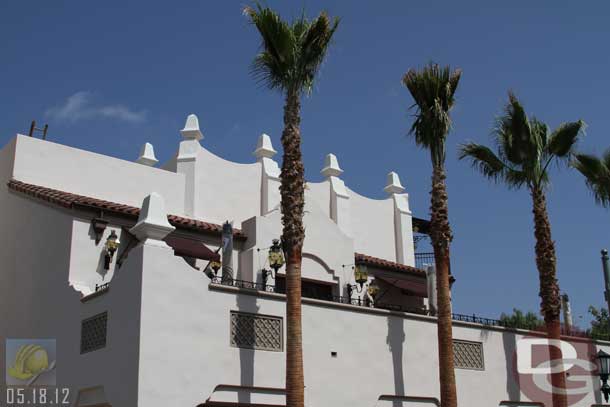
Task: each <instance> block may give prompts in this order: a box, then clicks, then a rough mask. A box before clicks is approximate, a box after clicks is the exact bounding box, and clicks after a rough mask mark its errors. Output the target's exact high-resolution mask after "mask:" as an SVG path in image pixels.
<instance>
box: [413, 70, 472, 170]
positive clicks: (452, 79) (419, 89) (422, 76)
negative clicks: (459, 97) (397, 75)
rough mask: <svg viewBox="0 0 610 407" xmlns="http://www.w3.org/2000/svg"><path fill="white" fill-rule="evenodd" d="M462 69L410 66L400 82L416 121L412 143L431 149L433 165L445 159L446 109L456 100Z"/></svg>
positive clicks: (447, 111)
mask: <svg viewBox="0 0 610 407" xmlns="http://www.w3.org/2000/svg"><path fill="white" fill-rule="evenodd" d="M460 78H461V71H460V70H455V71H452V70H451V68H450V67H449V66H446V67H442V68H441V67H440V66H439V65H438V64H434V63H430V64H428V65H427V66H425V67H424V68H423V69H422V70H421V71H417V70H415V69H410V70H409V71H407V73H406V74H405V75H404V76H403V78H402V83H403V84H404V86H405V87H406V88H407V89H408V90H409V92H410V93H411V96H412V97H413V100H414V102H415V103H414V104H413V105H412V106H411V108H412V109H416V113H415V120H414V121H413V125H412V126H411V129H410V131H409V134H411V135H412V136H414V138H415V143H416V144H417V145H419V146H420V147H423V148H426V149H428V150H430V154H431V156H432V162H433V165H434V166H438V165H441V164H442V163H444V161H445V139H446V137H447V134H448V133H449V130H450V129H451V116H450V115H449V111H450V110H451V108H452V107H453V105H454V103H455V91H456V89H457V86H458V84H459V81H460Z"/></svg>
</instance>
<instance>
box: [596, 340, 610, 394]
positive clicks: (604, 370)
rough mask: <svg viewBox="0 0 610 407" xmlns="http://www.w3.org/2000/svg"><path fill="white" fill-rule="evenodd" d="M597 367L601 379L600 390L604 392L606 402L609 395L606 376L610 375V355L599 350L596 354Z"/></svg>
mask: <svg viewBox="0 0 610 407" xmlns="http://www.w3.org/2000/svg"><path fill="white" fill-rule="evenodd" d="M596 361H597V368H598V370H599V378H600V380H601V381H602V386H601V388H600V390H601V391H602V393H603V394H604V399H605V400H606V403H607V402H608V398H609V397H610V385H608V376H609V375H610V355H609V354H607V353H606V352H604V351H603V350H600V351H599V352H597V355H596Z"/></svg>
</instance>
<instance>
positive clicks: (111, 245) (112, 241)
mask: <svg viewBox="0 0 610 407" xmlns="http://www.w3.org/2000/svg"><path fill="white" fill-rule="evenodd" d="M120 243H121V242H120V241H119V237H118V236H117V234H116V233H115V231H114V230H113V231H112V232H110V236H108V239H106V244H105V247H104V250H105V251H106V253H105V255H104V269H106V270H108V269H110V262H111V261H112V257H113V256H114V253H115V252H116V251H117V249H118V248H119V244H120Z"/></svg>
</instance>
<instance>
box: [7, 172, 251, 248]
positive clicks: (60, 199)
mask: <svg viewBox="0 0 610 407" xmlns="http://www.w3.org/2000/svg"><path fill="white" fill-rule="evenodd" d="M7 185H8V188H9V189H11V190H13V191H15V192H19V193H22V194H25V195H28V196H31V197H33V198H36V199H40V200H42V201H46V202H49V203H51V204H54V205H59V206H62V207H64V208H69V209H72V208H76V207H89V208H94V209H99V210H104V211H107V212H110V213H115V214H118V215H125V216H129V217H133V218H137V217H138V215H139V214H140V208H136V207H135V206H130V205H124V204H120V203H116V202H110V201H105V200H103V199H97V198H92V197H88V196H84V195H78V194H73V193H71V192H65V191H60V190H57V189H52V188H47V187H42V186H39V185H34V184H28V183H25V182H21V181H17V180H14V179H12V180H10V181H9V182H8V184H7ZM167 219H168V221H169V223H171V224H172V225H173V226H175V227H177V228H184V229H190V230H195V231H200V232H211V233H215V234H216V233H218V234H220V233H222V225H218V224H216V223H209V222H204V221H200V220H197V219H191V218H186V217H184V216H178V215H168V216H167ZM233 236H234V237H235V238H236V239H241V240H245V239H246V235H245V234H244V233H243V232H242V231H241V230H239V229H235V228H234V229H233Z"/></svg>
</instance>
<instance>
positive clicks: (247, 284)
mask: <svg viewBox="0 0 610 407" xmlns="http://www.w3.org/2000/svg"><path fill="white" fill-rule="evenodd" d="M212 283H214V284H220V285H224V286H230V287H237V288H242V289H246V290H253V291H265V292H270V293H277V294H285V292H283V291H282V292H276V290H275V286H272V285H264V284H263V283H256V282H252V281H245V280H236V279H229V278H224V279H223V278H222V277H220V276H216V277H213V278H212ZM308 298H313V299H317V300H321V301H330V302H335V303H339V304H348V305H355V306H359V307H365V308H379V309H385V310H389V311H398V312H407V313H410V314H418V315H430V313H429V312H428V310H427V309H426V308H424V307H418V308H415V307H407V306H404V305H401V304H391V303H386V302H371V301H369V300H368V299H361V298H348V297H342V296H335V295H333V296H328V295H320V296H317V297H316V296H308ZM451 318H452V319H453V320H454V321H461V322H469V323H473V324H480V325H484V326H497V327H502V328H514V329H524V330H528V331H535V332H544V330H545V328H544V326H539V327H532V326H526V325H523V326H521V325H519V324H515V323H514V322H512V321H502V320H500V319H493V318H484V317H480V316H477V315H476V314H472V315H466V314H457V313H453V314H451ZM561 333H562V335H566V336H575V337H582V338H591V339H599V340H605V341H608V340H610V335H592V334H591V333H590V332H587V331H582V330H580V329H577V328H572V329H566V328H565V327H562V332H561Z"/></svg>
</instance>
